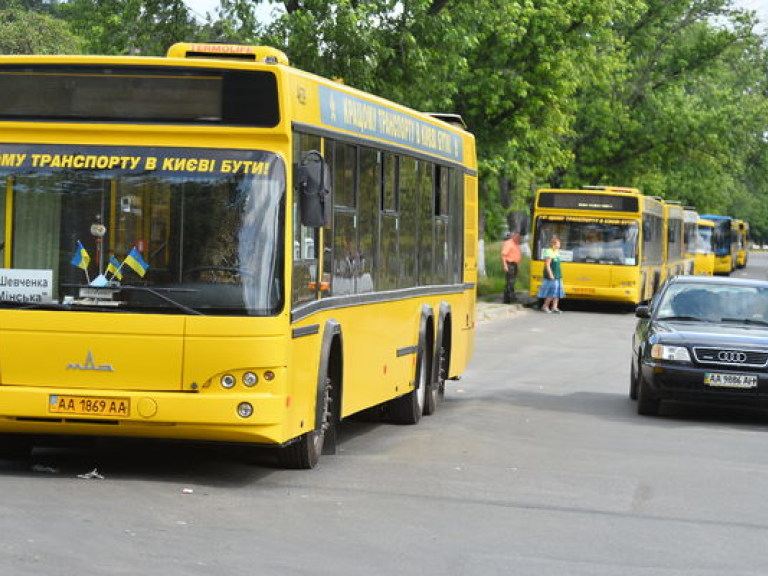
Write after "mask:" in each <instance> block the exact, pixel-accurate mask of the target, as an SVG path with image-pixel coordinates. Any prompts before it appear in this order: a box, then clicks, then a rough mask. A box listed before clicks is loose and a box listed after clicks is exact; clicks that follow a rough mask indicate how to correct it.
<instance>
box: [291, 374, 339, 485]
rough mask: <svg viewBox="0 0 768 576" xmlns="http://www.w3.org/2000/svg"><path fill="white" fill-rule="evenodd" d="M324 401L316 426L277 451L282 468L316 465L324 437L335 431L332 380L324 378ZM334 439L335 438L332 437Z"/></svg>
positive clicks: (306, 467)
mask: <svg viewBox="0 0 768 576" xmlns="http://www.w3.org/2000/svg"><path fill="white" fill-rule="evenodd" d="M323 397H324V402H325V407H324V408H323V413H322V417H321V418H320V422H317V423H316V425H317V428H315V429H314V430H312V431H311V432H307V433H306V434H302V435H301V436H300V437H299V438H298V440H296V441H295V442H293V443H291V444H289V445H288V446H284V447H283V448H281V449H280V451H279V452H278V462H279V464H280V466H282V467H283V468H291V469H294V470H310V469H312V468H314V467H315V466H317V464H318V462H319V461H320V455H321V454H323V446H324V443H325V441H326V439H327V438H328V439H330V438H331V437H332V436H333V435H335V433H336V421H335V412H334V406H333V382H332V381H331V379H330V378H326V380H325V388H324V394H323ZM334 440H335V438H334Z"/></svg>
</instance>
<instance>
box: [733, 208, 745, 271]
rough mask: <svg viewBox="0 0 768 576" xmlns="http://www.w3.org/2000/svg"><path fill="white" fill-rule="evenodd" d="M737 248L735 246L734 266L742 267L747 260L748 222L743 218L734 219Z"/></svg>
mask: <svg viewBox="0 0 768 576" xmlns="http://www.w3.org/2000/svg"><path fill="white" fill-rule="evenodd" d="M734 224H735V229H736V235H737V240H736V244H737V248H736V268H744V267H746V265H747V261H748V260H749V222H745V221H744V220H734Z"/></svg>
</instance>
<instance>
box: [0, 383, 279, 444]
mask: <svg viewBox="0 0 768 576" xmlns="http://www.w3.org/2000/svg"><path fill="white" fill-rule="evenodd" d="M79 392H80V391H77V390H74V391H70V390H68V391H62V390H61V389H53V388H34V389H30V388H22V387H13V386H0V433H5V434H8V433H10V434H31V435H54V436H55V435H67V436H69V435H72V436H118V437H137V438H163V439H186V440H201V441H214V442H243V443H264V444H280V443H283V442H285V441H287V440H289V439H290V438H284V437H283V434H284V426H283V425H282V423H283V422H284V421H285V419H286V411H287V410H286V407H287V406H288V404H290V401H289V400H288V398H287V397H286V396H281V395H273V394H260V393H256V392H252V393H241V392H236V393H232V394H227V393H223V392H217V393H207V392H201V393H169V392H162V393H152V392H136V391H120V392H118V391H115V390H108V391H107V390H89V391H88V393H87V394H80V393H79ZM62 397H66V398H67V399H68V400H69V399H71V400H72V406H73V412H71V413H60V412H55V411H54V409H53V406H55V403H56V402H57V401H60V399H61V398H62ZM101 400H104V401H105V402H106V403H107V404H110V403H115V402H118V403H119V402H122V401H127V410H126V412H125V414H119V415H114V414H95V415H94V414H88V413H86V411H85V410H79V411H78V406H89V404H88V403H89V402H91V403H93V402H100V401H101ZM243 403H247V404H250V406H251V408H252V414H251V415H250V416H243V415H241V414H243V413H246V414H247V412H248V410H247V409H245V411H243V409H242V408H241V404H243ZM124 406H125V405H124Z"/></svg>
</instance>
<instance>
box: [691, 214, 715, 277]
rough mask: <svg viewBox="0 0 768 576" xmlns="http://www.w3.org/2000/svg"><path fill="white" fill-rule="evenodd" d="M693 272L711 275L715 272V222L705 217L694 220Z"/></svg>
mask: <svg viewBox="0 0 768 576" xmlns="http://www.w3.org/2000/svg"><path fill="white" fill-rule="evenodd" d="M695 254H696V256H695V261H694V272H693V273H694V274H696V275H699V276H712V275H714V273H715V223H714V222H712V220H707V219H706V218H699V219H698V221H697V222H696V250H695Z"/></svg>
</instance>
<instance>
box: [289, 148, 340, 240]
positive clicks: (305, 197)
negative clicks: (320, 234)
mask: <svg viewBox="0 0 768 576" xmlns="http://www.w3.org/2000/svg"><path fill="white" fill-rule="evenodd" d="M294 181H295V185H296V192H297V194H298V195H299V215H300V218H301V224H302V225H303V226H307V227H310V228H322V227H323V226H325V225H326V224H328V223H329V222H330V220H331V218H330V214H331V198H330V194H331V172H330V170H329V169H328V164H326V162H325V159H324V158H323V156H322V155H321V154H320V152H318V151H317V150H311V151H309V152H305V153H304V154H302V156H301V163H299V164H298V165H296V166H295V170H294Z"/></svg>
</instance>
